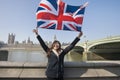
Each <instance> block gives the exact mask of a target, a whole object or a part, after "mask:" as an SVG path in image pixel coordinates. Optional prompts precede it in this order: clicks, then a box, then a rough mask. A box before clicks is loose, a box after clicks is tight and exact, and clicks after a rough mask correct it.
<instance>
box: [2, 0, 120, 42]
mask: <svg viewBox="0 0 120 80" xmlns="http://www.w3.org/2000/svg"><path fill="white" fill-rule="evenodd" d="M63 1H64V2H65V3H67V4H70V5H76V6H79V5H81V4H84V3H85V2H87V1H88V2H89V5H88V6H87V7H86V10H85V14H84V20H83V25H82V31H83V33H84V34H83V36H82V37H81V41H85V40H88V41H91V40H97V39H101V38H105V37H108V36H117V35H120V5H119V4H120V0H63ZM39 2H40V0H0V41H4V42H5V43H7V40H8V34H9V33H13V34H15V35H16V38H15V41H19V42H22V41H23V40H27V39H28V37H30V39H31V41H33V42H34V43H38V41H37V39H36V35H35V34H34V33H33V32H32V30H33V29H34V28H36V25H37V22H36V10H37V7H38V4H39ZM39 34H40V35H41V37H42V38H43V39H44V40H45V41H53V37H54V35H56V36H57V39H58V40H59V41H60V42H71V41H73V39H74V38H75V37H76V36H77V35H78V34H79V33H78V32H75V31H61V30H48V29H41V28H39ZM84 36H86V37H84Z"/></svg>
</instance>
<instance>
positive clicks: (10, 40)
mask: <svg viewBox="0 0 120 80" xmlns="http://www.w3.org/2000/svg"><path fill="white" fill-rule="evenodd" d="M14 43H15V34H13V33H11V34H10V33H9V35H8V44H14Z"/></svg>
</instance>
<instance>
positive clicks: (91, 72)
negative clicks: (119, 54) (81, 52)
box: [0, 61, 120, 80]
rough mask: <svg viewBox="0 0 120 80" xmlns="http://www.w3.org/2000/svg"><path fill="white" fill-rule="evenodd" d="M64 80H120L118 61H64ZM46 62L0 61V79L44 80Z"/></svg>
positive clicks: (119, 62) (119, 64)
mask: <svg viewBox="0 0 120 80" xmlns="http://www.w3.org/2000/svg"><path fill="white" fill-rule="evenodd" d="M64 69H65V74H64V78H65V80H120V61H86V62H65V68H64ZM45 70H46V63H30V62H25V63H23V62H19V63H18V62H6V61H2V62H0V80H14V79H15V80H45V79H46V76H45Z"/></svg>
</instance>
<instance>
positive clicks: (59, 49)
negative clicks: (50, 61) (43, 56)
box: [47, 40, 61, 57]
mask: <svg viewBox="0 0 120 80" xmlns="http://www.w3.org/2000/svg"><path fill="white" fill-rule="evenodd" d="M56 43H58V44H59V48H58V49H57V52H59V51H61V44H60V42H59V41H58V40H55V41H54V42H53V43H52V45H51V47H50V49H49V50H48V53H47V57H49V56H50V54H51V51H52V49H53V48H54V46H55V44H56Z"/></svg>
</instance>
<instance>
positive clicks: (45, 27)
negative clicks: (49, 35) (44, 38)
mask: <svg viewBox="0 0 120 80" xmlns="http://www.w3.org/2000/svg"><path fill="white" fill-rule="evenodd" d="M53 24H54V23H50V24H48V25H47V26H44V27H41V28H49V27H50V26H51V25H53Z"/></svg>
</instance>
